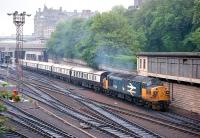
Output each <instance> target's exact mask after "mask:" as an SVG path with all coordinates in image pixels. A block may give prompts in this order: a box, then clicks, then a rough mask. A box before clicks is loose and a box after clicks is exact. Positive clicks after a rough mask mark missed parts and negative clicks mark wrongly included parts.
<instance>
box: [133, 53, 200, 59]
mask: <svg viewBox="0 0 200 138" xmlns="http://www.w3.org/2000/svg"><path fill="white" fill-rule="evenodd" d="M136 55H137V56H147V57H196V58H200V52H139V53H137V54H136Z"/></svg>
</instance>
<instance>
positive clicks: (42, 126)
mask: <svg viewBox="0 0 200 138" xmlns="http://www.w3.org/2000/svg"><path fill="white" fill-rule="evenodd" d="M2 101H3V102H4V103H5V104H6V106H7V108H8V109H9V110H8V111H7V112H3V113H1V114H2V115H4V116H6V117H8V118H9V119H11V120H12V121H14V122H16V123H18V124H21V125H22V126H24V127H26V128H28V129H30V130H32V131H34V132H36V133H38V134H40V135H42V136H44V137H47V138H52V137H53V138H54V137H55V138H61V137H66V138H75V137H74V136H73V135H70V134H69V133H66V132H64V131H63V130H61V129H59V128H57V127H55V126H54V125H52V124H49V123H47V122H45V121H43V120H41V119H39V118H37V117H35V116H33V115H31V114H29V113H27V112H25V111H23V110H21V109H20V108H18V107H16V106H14V105H13V104H11V103H9V102H8V101H6V100H2Z"/></svg>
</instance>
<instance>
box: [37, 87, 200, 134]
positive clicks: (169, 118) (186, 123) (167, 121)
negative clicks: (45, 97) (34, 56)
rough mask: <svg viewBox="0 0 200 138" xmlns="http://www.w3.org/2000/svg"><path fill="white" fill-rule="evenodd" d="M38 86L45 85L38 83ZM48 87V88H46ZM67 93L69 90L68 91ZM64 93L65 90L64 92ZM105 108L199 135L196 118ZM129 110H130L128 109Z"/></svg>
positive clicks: (61, 89) (199, 130) (199, 128)
mask: <svg viewBox="0 0 200 138" xmlns="http://www.w3.org/2000/svg"><path fill="white" fill-rule="evenodd" d="M40 87H43V88H44V87H45V86H42V85H40ZM54 87H55V88H54V90H56V91H57V92H58V90H60V91H62V92H61V93H63V92H64V91H66V89H63V88H60V89H59V86H58V85H55V86H54ZM47 89H48V88H47ZM68 93H69V92H68ZM65 94H66V92H65ZM106 109H109V110H112V111H115V112H120V113H123V114H126V115H127V114H128V115H130V116H137V117H139V118H143V119H145V120H148V121H151V122H154V123H157V124H160V125H164V126H167V127H169V128H173V129H176V130H179V131H182V132H185V133H188V134H192V135H195V136H200V127H199V124H200V122H199V121H197V120H193V119H190V118H186V117H184V116H181V115H177V114H176V115H174V114H172V113H169V112H152V111H149V112H151V114H152V115H147V114H141V113H137V112H134V113H133V112H132V113H127V111H125V112H124V111H123V110H122V109H121V110H122V111H119V110H114V109H113V108H112V109H111V108H108V105H107V107H106ZM129 112H130V111H129Z"/></svg>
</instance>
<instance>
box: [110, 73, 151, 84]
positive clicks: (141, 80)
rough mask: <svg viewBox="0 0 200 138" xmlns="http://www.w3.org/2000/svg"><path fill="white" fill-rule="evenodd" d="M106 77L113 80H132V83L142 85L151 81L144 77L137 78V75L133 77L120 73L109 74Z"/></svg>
mask: <svg viewBox="0 0 200 138" xmlns="http://www.w3.org/2000/svg"><path fill="white" fill-rule="evenodd" d="M108 76H109V77H111V78H114V79H125V80H133V81H137V82H142V83H147V82H149V81H151V80H152V79H153V78H150V77H146V76H139V75H133V74H121V73H111V74H109V75H108Z"/></svg>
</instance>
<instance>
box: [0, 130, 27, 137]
mask: <svg viewBox="0 0 200 138" xmlns="http://www.w3.org/2000/svg"><path fill="white" fill-rule="evenodd" d="M1 137H2V138H28V137H26V136H25V135H23V134H21V133H19V132H16V131H13V130H9V131H8V132H6V133H5V134H3V135H1Z"/></svg>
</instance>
